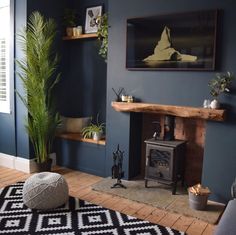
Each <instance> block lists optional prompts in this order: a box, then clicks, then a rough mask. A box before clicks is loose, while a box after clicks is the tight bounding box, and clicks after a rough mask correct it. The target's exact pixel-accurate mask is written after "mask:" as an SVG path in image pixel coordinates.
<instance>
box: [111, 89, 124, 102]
mask: <svg viewBox="0 0 236 235" xmlns="http://www.w3.org/2000/svg"><path fill="white" fill-rule="evenodd" d="M111 89H112V90H113V92H114V93H115V95H116V102H120V101H121V96H120V95H121V93H122V91H123V90H124V88H123V87H121V88H119V90H118V91H116V90H115V89H114V88H113V87H112V88H111Z"/></svg>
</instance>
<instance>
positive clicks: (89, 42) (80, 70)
mask: <svg viewBox="0 0 236 235" xmlns="http://www.w3.org/2000/svg"><path fill="white" fill-rule="evenodd" d="M107 2H108V1H107V0H99V1H98V0H89V1H88V0H81V1H71V2H70V7H71V8H73V9H76V10H77V13H78V25H82V26H83V29H84V25H85V12H86V8H87V7H91V6H96V5H102V6H103V11H104V12H106V11H107V8H108V6H107ZM99 46H100V43H99V42H98V40H97V39H96V38H91V39H83V40H73V41H64V42H63V47H64V50H63V57H62V64H63V67H62V80H61V82H60V84H59V86H60V87H59V89H58V99H59V111H60V113H61V114H62V115H64V116H68V117H85V116H93V117H96V115H97V113H99V119H100V121H103V122H104V121H105V118H106V81H107V78H106V76H107V74H106V71H107V64H106V63H105V62H104V59H103V58H101V56H100V55H99V54H98V50H99Z"/></svg>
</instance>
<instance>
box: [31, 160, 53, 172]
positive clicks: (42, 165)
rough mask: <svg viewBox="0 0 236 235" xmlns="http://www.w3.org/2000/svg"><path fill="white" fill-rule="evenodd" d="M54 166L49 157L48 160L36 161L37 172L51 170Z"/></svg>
mask: <svg viewBox="0 0 236 235" xmlns="http://www.w3.org/2000/svg"><path fill="white" fill-rule="evenodd" d="M51 168H52V159H51V158H49V159H48V160H47V161H46V162H42V163H38V162H35V170H36V172H44V171H51Z"/></svg>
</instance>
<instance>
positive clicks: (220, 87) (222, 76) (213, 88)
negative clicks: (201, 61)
mask: <svg viewBox="0 0 236 235" xmlns="http://www.w3.org/2000/svg"><path fill="white" fill-rule="evenodd" d="M215 76H216V78H214V79H212V80H211V81H210V82H209V83H208V85H209V87H210V94H211V95H212V96H213V97H215V98H217V97H218V96H219V95H220V94H222V93H223V92H229V91H230V90H229V87H230V85H231V83H232V81H233V80H234V75H233V74H232V73H230V72H226V73H217V74H216V75H215Z"/></svg>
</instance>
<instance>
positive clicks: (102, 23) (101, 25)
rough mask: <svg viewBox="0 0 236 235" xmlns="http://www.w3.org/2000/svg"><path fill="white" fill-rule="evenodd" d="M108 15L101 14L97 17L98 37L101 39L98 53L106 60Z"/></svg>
mask: <svg viewBox="0 0 236 235" xmlns="http://www.w3.org/2000/svg"><path fill="white" fill-rule="evenodd" d="M108 27H109V26H108V15H107V14H103V15H102V16H101V17H99V18H98V31H97V34H98V39H99V40H100V41H101V46H100V49H99V55H101V56H102V58H104V59H105V61H107V52H108Z"/></svg>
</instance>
